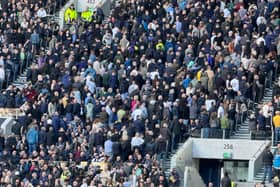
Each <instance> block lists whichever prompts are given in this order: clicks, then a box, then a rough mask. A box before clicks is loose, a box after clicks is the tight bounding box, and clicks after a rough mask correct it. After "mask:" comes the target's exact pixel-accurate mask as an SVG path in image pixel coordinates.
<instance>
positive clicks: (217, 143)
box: [192, 138, 269, 160]
mask: <svg viewBox="0 0 280 187" xmlns="http://www.w3.org/2000/svg"><path fill="white" fill-rule="evenodd" d="M266 145H269V141H251V140H221V139H199V138H195V139H193V146H192V156H193V158H205V159H223V158H224V157H223V153H232V158H231V159H233V160H250V159H252V158H253V157H254V156H257V155H256V154H257V153H258V152H260V151H263V149H264V148H265V146H266ZM260 148H261V149H260Z"/></svg>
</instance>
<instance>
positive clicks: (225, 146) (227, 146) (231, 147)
mask: <svg viewBox="0 0 280 187" xmlns="http://www.w3.org/2000/svg"><path fill="white" fill-rule="evenodd" d="M224 149H233V145H232V144H224Z"/></svg>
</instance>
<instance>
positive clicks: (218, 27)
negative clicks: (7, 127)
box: [0, 0, 280, 187]
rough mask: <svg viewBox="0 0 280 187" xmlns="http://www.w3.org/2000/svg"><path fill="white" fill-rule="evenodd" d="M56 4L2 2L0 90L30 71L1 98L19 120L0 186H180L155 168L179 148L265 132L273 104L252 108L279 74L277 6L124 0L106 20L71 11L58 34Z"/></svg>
mask: <svg viewBox="0 0 280 187" xmlns="http://www.w3.org/2000/svg"><path fill="white" fill-rule="evenodd" d="M54 2H56V1H51V0H49V1H34V2H33V1H27V0H26V1H22V0H13V1H9V3H6V4H5V3H4V4H2V10H1V18H0V44H1V53H0V82H1V83H3V82H4V80H5V79H6V76H5V72H7V71H3V70H4V69H6V70H7V69H9V70H10V72H11V75H12V77H16V76H17V75H18V74H19V73H21V72H22V70H21V68H20V67H21V65H22V64H24V65H23V67H25V64H26V63H27V62H28V61H29V60H30V59H32V60H33V63H32V64H31V65H30V68H29V69H28V72H27V79H28V84H27V86H26V87H25V88H23V89H19V88H16V87H15V86H8V88H7V89H6V90H4V91H2V92H1V94H0V107H10V108H12V107H20V108H21V109H22V110H23V111H24V112H25V115H24V116H21V117H19V119H18V121H17V123H16V124H15V125H14V126H13V132H14V136H9V137H5V136H4V135H2V136H1V137H0V153H1V156H0V159H1V160H2V161H5V162H3V164H2V165H1V173H0V185H3V186H12V187H13V186H15V187H17V186H24V187H25V186H44V187H48V186H58V187H59V186H67V187H68V186H71V187H75V186H82V187H86V186H98V187H99V186H124V187H130V186H132V187H136V186H145V187H152V186H158V187H160V186H164V187H165V186H174V187H175V186H179V183H180V177H179V175H178V172H177V171H176V170H173V171H171V172H170V174H169V175H168V176H166V173H165V172H164V171H163V169H162V166H163V162H164V160H165V158H166V157H167V156H168V154H167V153H168V152H170V151H173V150H176V149H177V147H178V143H179V142H182V141H184V140H186V139H187V138H188V137H189V136H199V137H200V136H202V137H204V138H208V137H210V136H211V134H212V132H216V130H219V129H224V130H225V131H226V138H228V137H229V136H230V135H231V134H232V133H233V132H234V131H235V130H236V125H237V124H238V123H241V122H242V121H244V119H245V118H246V117H247V116H248V117H250V122H251V121H252V122H251V123H250V124H251V126H250V129H251V130H252V131H255V132H258V131H266V129H267V127H268V128H269V129H270V128H271V126H270V121H271V117H272V116H273V115H274V114H273V110H272V106H273V104H274V103H275V102H273V103H271V102H269V103H264V104H263V105H262V106H261V108H262V109H261V110H260V111H257V113H255V115H251V114H250V115H248V114H247V110H248V108H249V107H250V103H258V102H260V101H261V99H262V98H263V95H264V91H265V88H267V87H270V86H271V85H272V82H273V81H274V80H275V77H276V75H277V71H278V63H279V57H280V37H279V36H280V35H279V34H280V18H279V15H280V13H279V8H280V7H279V6H280V3H279V1H274V0H268V1H265V0H258V1H257V2H256V1H253V0H200V1H192V0H188V1H185V0H180V1H176V0H175V1H174V0H173V1H167V0H158V1H152V0H137V1H136V0H123V1H121V2H120V3H118V4H117V5H116V7H114V9H113V10H112V12H111V14H110V15H109V17H108V18H106V21H105V15H104V13H103V11H102V9H101V7H97V9H96V10H95V11H94V12H93V14H92V15H91V14H83V15H84V17H83V16H82V19H79V15H76V14H75V8H74V6H71V7H70V9H68V10H67V12H66V14H65V16H64V19H65V22H66V28H65V29H63V30H60V29H59V27H57V26H54V27H53V28H52V26H51V24H50V21H49V20H48V19H46V18H45V17H46V16H47V12H46V9H45V8H44V7H45V5H46V4H52V3H54ZM61 3H62V4H63V3H65V2H61ZM86 11H87V10H86ZM88 15H91V16H92V18H91V19H90V18H89V17H88ZM83 18H84V19H83ZM27 65H28V64H27ZM276 99H277V97H276V98H275V100H276ZM277 132H278V131H277ZM279 133H280V131H279ZM276 137H277V136H276ZM277 141H278V139H277Z"/></svg>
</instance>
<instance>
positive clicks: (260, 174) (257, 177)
mask: <svg viewBox="0 0 280 187" xmlns="http://www.w3.org/2000/svg"><path fill="white" fill-rule="evenodd" d="M263 176H264V167H262V168H261V169H260V170H259V171H258V173H257V174H256V175H255V177H254V181H255V182H262V180H263ZM266 180H267V179H266Z"/></svg>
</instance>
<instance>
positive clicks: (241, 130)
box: [231, 87, 273, 139]
mask: <svg viewBox="0 0 280 187" xmlns="http://www.w3.org/2000/svg"><path fill="white" fill-rule="evenodd" d="M272 99H273V87H271V88H266V89H265V94H264V97H263V99H262V100H261V101H260V102H259V103H255V104H254V107H255V106H256V105H258V104H263V103H266V102H269V101H272ZM254 110H255V108H254V109H250V110H248V114H250V113H254ZM256 115H257V114H256ZM248 123H249V119H248V117H247V118H246V120H245V121H244V122H243V123H241V124H240V125H238V126H237V131H236V132H235V133H234V134H233V135H232V136H231V139H251V137H250V132H249V126H248Z"/></svg>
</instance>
